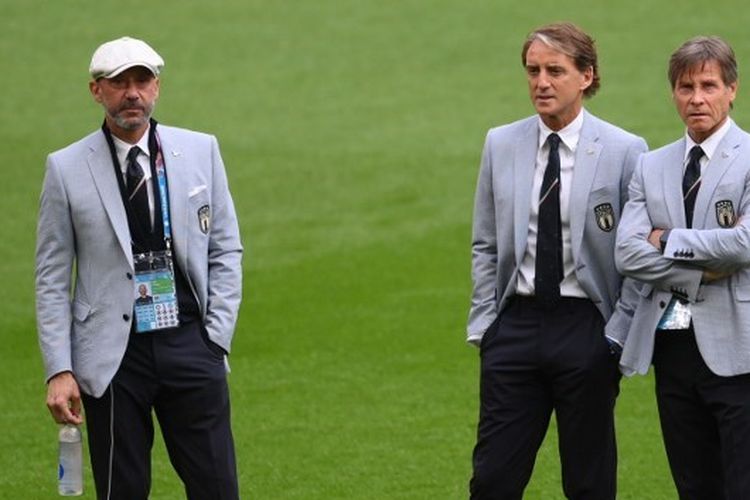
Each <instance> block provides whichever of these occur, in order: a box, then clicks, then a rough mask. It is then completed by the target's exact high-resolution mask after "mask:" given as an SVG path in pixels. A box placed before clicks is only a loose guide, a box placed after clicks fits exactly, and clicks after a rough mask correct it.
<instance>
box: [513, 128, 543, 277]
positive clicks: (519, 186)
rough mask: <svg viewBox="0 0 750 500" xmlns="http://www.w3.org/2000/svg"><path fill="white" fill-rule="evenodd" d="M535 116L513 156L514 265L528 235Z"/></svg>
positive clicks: (518, 262) (536, 139) (536, 135)
mask: <svg viewBox="0 0 750 500" xmlns="http://www.w3.org/2000/svg"><path fill="white" fill-rule="evenodd" d="M536 120H537V118H536V117H534V118H531V119H529V120H528V121H527V123H526V124H525V128H524V130H522V132H521V138H520V140H519V144H518V147H517V148H516V150H515V155H514V157H513V177H514V178H515V186H514V189H513V193H514V195H513V196H514V200H513V207H514V213H513V224H514V227H515V251H516V265H518V266H520V265H521V261H523V255H524V253H525V252H526V245H527V241H528V235H529V219H530V217H531V190H532V187H533V184H534V170H535V168H536V154H537V149H538V148H539V145H538V143H539V127H538V125H537V121H536Z"/></svg>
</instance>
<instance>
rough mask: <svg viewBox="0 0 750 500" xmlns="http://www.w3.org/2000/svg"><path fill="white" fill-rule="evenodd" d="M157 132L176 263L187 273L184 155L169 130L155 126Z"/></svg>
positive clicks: (186, 208) (186, 207)
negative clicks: (165, 174) (162, 158)
mask: <svg viewBox="0 0 750 500" xmlns="http://www.w3.org/2000/svg"><path fill="white" fill-rule="evenodd" d="M156 131H157V134H158V135H159V141H160V142H161V149H162V155H163V157H164V166H165V169H166V171H167V189H168V190H169V215H170V221H171V222H172V244H173V245H174V249H175V254H176V257H177V263H178V264H179V265H180V268H181V269H183V270H184V271H185V273H186V274H187V254H188V231H187V227H188V225H187V220H188V219H187V218H188V213H187V211H188V204H187V196H186V195H185V193H187V190H188V187H187V185H186V184H185V182H186V181H187V179H186V177H185V175H184V174H185V171H186V167H185V161H186V159H185V157H184V156H183V153H182V150H181V148H180V147H179V146H178V145H176V144H174V142H173V141H172V136H171V134H170V133H169V130H168V129H166V128H164V127H160V126H157V129H156Z"/></svg>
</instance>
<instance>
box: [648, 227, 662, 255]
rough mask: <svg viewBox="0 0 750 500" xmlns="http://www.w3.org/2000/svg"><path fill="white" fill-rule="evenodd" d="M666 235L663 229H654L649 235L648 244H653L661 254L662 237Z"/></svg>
mask: <svg viewBox="0 0 750 500" xmlns="http://www.w3.org/2000/svg"><path fill="white" fill-rule="evenodd" d="M662 234H664V230H663V229H652V230H651V234H649V235H648V242H649V243H651V244H652V245H653V246H654V248H656V249H657V250H659V251H660V252H661V239H660V238H661V235H662Z"/></svg>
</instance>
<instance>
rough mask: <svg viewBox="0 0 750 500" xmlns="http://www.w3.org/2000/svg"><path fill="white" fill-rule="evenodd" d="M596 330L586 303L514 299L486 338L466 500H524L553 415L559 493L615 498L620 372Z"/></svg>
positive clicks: (596, 316)
mask: <svg viewBox="0 0 750 500" xmlns="http://www.w3.org/2000/svg"><path fill="white" fill-rule="evenodd" d="M604 325H605V323H604V320H603V318H602V316H601V314H600V313H599V311H598V309H597V308H596V306H594V304H593V303H592V302H591V301H589V300H585V299H576V298H562V299H561V300H560V302H559V303H558V304H557V305H556V306H555V307H553V308H545V307H542V306H540V305H539V304H538V303H537V302H536V300H535V299H534V298H532V297H514V298H513V299H512V300H511V303H510V305H509V306H508V307H506V308H505V310H504V311H503V312H502V313H501V314H500V316H499V318H498V320H497V321H496V322H495V324H494V325H492V326H491V327H490V329H489V330H488V331H487V332H486V333H485V336H484V338H483V339H482V345H481V348H480V353H481V374H480V376H481V378H480V410H479V426H478V432H477V434H478V436H477V443H476V446H475V448H474V456H473V466H474V474H473V477H472V478H471V482H470V490H471V498H472V499H474V500H490V499H491V500H520V499H521V498H522V497H523V491H524V489H525V487H526V485H527V484H528V482H529V479H530V477H531V473H532V470H533V467H534V461H535V459H536V454H537V451H538V450H539V447H540V446H541V444H542V441H543V440H544V436H545V434H546V432H547V428H548V426H549V421H550V417H551V414H552V412H553V411H554V412H555V417H556V419H557V429H558V438H559V439H558V440H559V451H560V460H561V463H562V482H563V492H564V494H565V496H566V497H567V498H570V499H576V500H584V499H591V500H608V499H614V498H615V490H616V475H617V450H616V445H615V427H614V406H615V399H616V397H617V394H618V392H619V381H620V374H619V370H618V366H617V364H618V363H617V359H616V357H615V356H613V355H612V354H611V353H610V350H609V346H608V343H607V341H606V339H605V337H604Z"/></svg>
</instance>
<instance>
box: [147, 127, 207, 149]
mask: <svg viewBox="0 0 750 500" xmlns="http://www.w3.org/2000/svg"><path fill="white" fill-rule="evenodd" d="M156 131H157V133H158V134H159V136H160V137H162V139H168V140H170V141H171V142H179V143H185V144H194V143H195V142H198V143H208V142H211V141H214V140H216V138H215V137H214V136H213V135H212V134H207V133H205V132H198V131H196V130H190V129H186V128H181V127H172V126H169V125H162V124H161V123H160V124H159V126H158V128H157V129H156Z"/></svg>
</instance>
